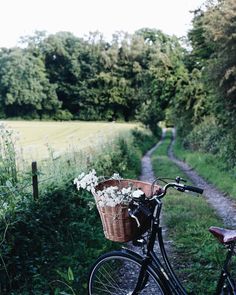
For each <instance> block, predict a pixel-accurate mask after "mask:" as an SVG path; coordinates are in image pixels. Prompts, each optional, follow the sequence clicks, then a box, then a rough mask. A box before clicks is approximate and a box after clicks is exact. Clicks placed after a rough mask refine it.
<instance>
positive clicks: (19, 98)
mask: <svg viewBox="0 0 236 295" xmlns="http://www.w3.org/2000/svg"><path fill="white" fill-rule="evenodd" d="M22 43H23V45H24V46H23V48H11V49H4V48H2V49H1V51H0V110H1V117H7V118H9V117H22V118H29V119H31V118H32V119H34V118H38V119H49V118H50V119H58V120H67V119H80V120H116V119H121V120H126V121H128V120H133V119H139V118H142V120H144V121H145V120H147V118H146V117H147V116H152V121H153V122H152V123H151V125H156V123H157V122H158V121H160V120H162V119H163V118H164V113H163V110H164V109H165V108H166V106H167V105H168V103H169V101H170V100H172V99H173V98H174V96H175V92H176V86H177V82H178V80H179V79H180V78H181V75H182V71H183V69H185V66H184V64H183V58H184V52H185V51H184V49H183V48H182V47H181V46H180V44H179V41H178V39H177V38H176V37H170V36H167V35H165V34H164V33H162V32H161V31H158V30H154V29H141V30H139V31H137V32H136V33H135V34H133V35H128V34H126V33H122V32H120V33H117V34H114V35H113V39H112V40H111V42H106V41H105V40H104V39H103V37H102V35H101V34H100V33H99V32H96V33H91V34H90V35H89V36H88V38H86V39H83V38H78V37H75V36H74V35H72V34H71V33H68V32H59V33H57V34H55V35H49V36H46V34H45V33H44V32H36V33H35V35H34V36H31V37H25V38H24V39H22ZM147 112H149V113H150V114H147ZM149 122H150V120H149ZM149 122H145V124H146V125H149Z"/></svg>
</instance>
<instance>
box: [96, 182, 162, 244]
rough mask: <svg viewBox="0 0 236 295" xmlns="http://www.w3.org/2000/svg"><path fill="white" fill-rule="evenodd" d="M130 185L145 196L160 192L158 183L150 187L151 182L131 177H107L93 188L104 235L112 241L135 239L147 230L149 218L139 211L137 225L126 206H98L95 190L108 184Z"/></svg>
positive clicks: (120, 186) (122, 186) (101, 188)
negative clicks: (107, 178)
mask: <svg viewBox="0 0 236 295" xmlns="http://www.w3.org/2000/svg"><path fill="white" fill-rule="evenodd" d="M130 185H132V187H134V188H135V189H141V190H142V191H143V192H144V193H145V195H146V196H147V197H151V196H152V195H154V194H155V193H157V194H158V193H160V192H161V188H160V187H159V186H158V185H154V186H153V187H152V184H151V183H148V182H143V181H138V180H132V179H122V180H115V179H109V180H105V181H103V182H100V183H99V184H98V185H97V187H96V188H95V193H94V197H95V200H96V204H97V208H98V211H99V214H100V217H101V221H102V225H103V231H104V234H105V237H106V238H107V239H109V240H111V241H114V242H128V241H132V240H134V239H137V238H138V237H140V236H141V235H142V234H144V233H145V232H146V231H147V230H148V228H149V227H150V222H151V219H150V218H148V217H147V216H145V215H144V214H143V213H141V212H140V213H139V215H138V216H137V217H138V219H139V222H140V224H141V226H140V227H138V226H137V223H136V221H135V220H134V219H133V218H131V217H130V216H129V214H128V206H125V205H120V204H119V205H116V206H115V207H109V206H105V207H101V206H99V202H98V201H99V197H98V196H97V194H96V191H98V190H103V189H104V188H106V187H110V186H118V187H119V188H120V189H122V188H124V187H126V188H127V187H129V186H130ZM152 190H153V191H152Z"/></svg>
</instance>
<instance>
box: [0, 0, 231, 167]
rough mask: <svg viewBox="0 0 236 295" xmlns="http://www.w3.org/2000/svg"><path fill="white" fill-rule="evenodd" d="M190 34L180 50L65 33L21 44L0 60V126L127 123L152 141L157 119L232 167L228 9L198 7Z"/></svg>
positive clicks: (149, 36)
mask: <svg viewBox="0 0 236 295" xmlns="http://www.w3.org/2000/svg"><path fill="white" fill-rule="evenodd" d="M192 24H193V26H192V29H191V30H190V32H189V34H188V39H186V40H185V41H183V40H179V39H177V38H176V37H175V36H168V35H166V34H164V33H163V32H161V31H159V30H156V29H148V28H144V29H140V30H138V31H136V32H135V33H134V34H132V35H129V34H127V33H123V32H120V33H116V34H114V35H113V38H112V40H111V41H110V42H107V41H105V40H104V38H103V37H102V34H101V33H99V32H96V33H91V34H90V35H89V36H88V37H87V38H78V37H75V36H74V35H73V34H71V33H69V32H59V33H57V34H54V35H49V36H48V35H46V33H43V32H37V33H35V35H34V36H29V37H25V38H22V44H23V45H24V46H22V47H21V48H11V49H5V48H2V49H1V50H0V117H1V118H10V117H21V118H29V119H35V118H36V119H56V120H68V119H80V120H117V119H118V120H126V121H128V120H134V119H136V120H140V121H142V122H143V123H144V124H145V125H147V126H148V127H149V128H151V130H152V131H155V130H156V126H157V123H158V122H159V121H160V120H163V119H164V118H166V120H167V121H169V122H171V123H172V124H175V126H177V128H178V131H179V135H180V136H182V137H183V138H185V137H186V135H187V134H190V133H191V134H192V138H193V139H194V138H195V139H196V140H195V142H194V144H192V148H196V149H197V148H203V149H205V150H206V151H211V152H219V146H220V145H224V146H225V145H227V146H228V148H227V151H226V153H228V154H229V155H228V156H229V157H231V154H232V153H233V151H235V150H236V144H235V142H236V140H235V138H236V135H235V134H236V128H235V126H236V79H235V78H236V34H235V32H236V2H235V0H218V1H207V2H206V5H205V6H204V7H202V8H201V9H198V10H196V11H195V12H194V18H193V23H192ZM183 42H185V44H184V43H183ZM183 45H185V46H183ZM186 45H187V46H186ZM186 48H187V49H186ZM196 126H197V127H196ZM196 128H197V129H196ZM194 130H195V131H194ZM212 130H213V131H212ZM192 132H195V133H192ZM199 134H200V135H201V136H200V137H199V136H198V135H199ZM222 134H224V136H223V137H224V140H223V142H221V141H222V139H221V138H222ZM225 134H227V137H226V136H225ZM206 137H207V140H208V141H207V142H205V138H206ZM203 139H204V144H203V146H201V144H202V142H203ZM225 142H227V144H225ZM187 143H188V142H187ZM229 146H230V147H229ZM222 151H223V150H222ZM224 153H225V152H224ZM234 154H235V152H234ZM235 157H236V156H235ZM231 158H232V157H231ZM230 161H231V160H230ZM233 162H234V164H235V159H233Z"/></svg>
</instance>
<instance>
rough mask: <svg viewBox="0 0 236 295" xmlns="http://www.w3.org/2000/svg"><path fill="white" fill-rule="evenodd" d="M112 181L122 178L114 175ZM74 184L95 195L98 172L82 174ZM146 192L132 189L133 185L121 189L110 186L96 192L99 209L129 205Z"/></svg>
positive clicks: (116, 174)
mask: <svg viewBox="0 0 236 295" xmlns="http://www.w3.org/2000/svg"><path fill="white" fill-rule="evenodd" d="M112 179H117V180H121V179H122V178H121V177H120V175H119V174H118V173H114V174H113V176H112ZM74 184H75V185H76V186H77V189H78V190H80V189H81V188H82V189H86V190H87V191H89V192H92V193H93V194H94V193H95V191H96V186H97V185H98V177H97V175H96V171H95V170H94V169H93V170H92V171H90V172H89V173H88V174H85V173H84V172H83V173H81V174H80V175H79V176H78V178H75V179H74ZM143 194H144V192H143V191H142V190H140V189H136V190H135V188H133V187H132V184H130V186H127V187H123V188H119V186H109V187H105V188H104V189H102V190H98V191H96V196H97V197H96V199H97V200H96V201H97V205H98V206H99V207H105V206H109V207H115V206H116V205H118V204H124V205H128V204H129V202H130V201H131V200H132V198H133V197H134V198H139V197H140V196H141V195H143Z"/></svg>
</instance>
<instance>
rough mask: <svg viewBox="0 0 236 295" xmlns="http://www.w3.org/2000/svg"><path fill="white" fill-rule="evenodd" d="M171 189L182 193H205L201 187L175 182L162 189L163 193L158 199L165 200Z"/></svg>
mask: <svg viewBox="0 0 236 295" xmlns="http://www.w3.org/2000/svg"><path fill="white" fill-rule="evenodd" d="M170 187H173V188H175V189H177V190H178V191H180V192H185V191H190V192H194V193H198V194H202V193H203V189H202V188H200V187H196V186H191V185H185V184H181V183H176V182H173V183H167V184H166V185H165V186H164V187H163V188H162V193H161V194H160V195H158V198H163V197H164V196H165V195H166V193H167V190H168V188H170Z"/></svg>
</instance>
